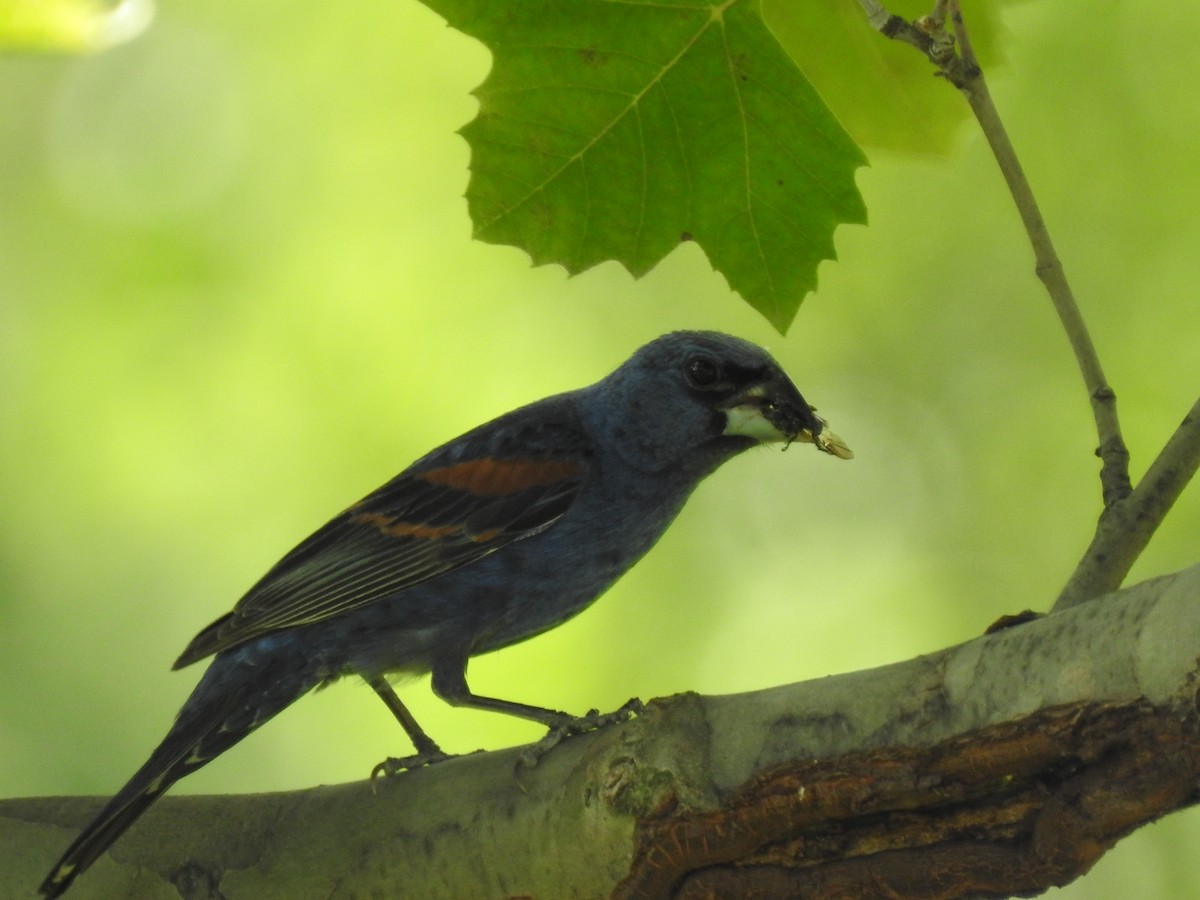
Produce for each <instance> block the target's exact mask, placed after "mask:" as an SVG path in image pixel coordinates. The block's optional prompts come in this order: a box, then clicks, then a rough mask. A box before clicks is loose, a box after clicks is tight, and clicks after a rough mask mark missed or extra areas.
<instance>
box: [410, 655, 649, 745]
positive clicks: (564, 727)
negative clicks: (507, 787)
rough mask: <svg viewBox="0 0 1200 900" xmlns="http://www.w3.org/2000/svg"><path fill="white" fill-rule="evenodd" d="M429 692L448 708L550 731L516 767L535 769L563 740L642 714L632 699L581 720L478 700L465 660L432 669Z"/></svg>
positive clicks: (490, 699) (539, 709) (493, 700)
mask: <svg viewBox="0 0 1200 900" xmlns="http://www.w3.org/2000/svg"><path fill="white" fill-rule="evenodd" d="M433 692H434V693H435V694H437V695H438V696H439V697H441V698H442V699H443V700H445V701H446V702H447V703H449V704H450V705H451V706H466V707H469V708H471V709H485V710H488V711H489V712H498V713H505V714H507V715H510V716H519V717H521V718H522V719H532V720H533V721H534V722H541V723H542V724H543V725H545V726H546V727H547V728H548V729H550V730H549V731H548V732H547V733H546V736H545V737H543V738H542V739H541V740H540V741H538V742H537V743H534V744H530V745H529V746H528V747H526V748H525V750H524V751H522V753H521V757H520V760H519V762H520V764H521V765H523V766H530V767H532V766H536V765H537V763H538V760H539V759H541V758H542V756H544V755H545V754H546V753H548V752H549V751H550V750H552V749H553V748H554V747H556V746H558V745H559V744H560V743H561V742H562V741H563V739H564V738H569V737H571V736H572V735H576V734H583V733H584V732H587V731H595V730H596V729H598V728H604V727H605V726H607V725H613V724H615V723H617V722H624V721H625V720H626V719H629V718H632V717H633V716H635V715H637V714H638V713H640V712H641V711H642V701H641V700H639V699H637V698H636V697H634V698H633V699H631V700H629V701H628V702H627V703H626V704H625V705H624V706H622V707H621V708H620V709H616V710H613V711H612V712H607V713H601V712H599V711H598V710H595V709H593V710H589V711H588V712H587V713H585V714H584V715H582V716H572V715H570V714H568V713H565V712H559V711H558V710H554V709H546V708H545V707H542V706H530V705H529V704H527V703H517V702H515V701H513V700H500V699H498V698H496V697H481V696H480V695H479V694H474V693H472V692H471V689H470V688H469V687H468V686H467V664H466V661H465V660H454V661H452V662H449V663H441V664H438V665H435V666H434V667H433Z"/></svg>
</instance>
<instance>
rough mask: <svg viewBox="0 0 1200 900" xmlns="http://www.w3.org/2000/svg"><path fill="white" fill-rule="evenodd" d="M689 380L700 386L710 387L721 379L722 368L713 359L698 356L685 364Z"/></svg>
mask: <svg viewBox="0 0 1200 900" xmlns="http://www.w3.org/2000/svg"><path fill="white" fill-rule="evenodd" d="M685 369H686V371H687V377H688V380H689V381H690V382H691V383H692V384H694V385H695V386H696V387H698V388H710V387H712V386H713V385H714V384H716V383H717V382H718V381H720V379H721V370H720V368H718V367H717V364H716V363H715V362H713V361H712V360H711V359H705V358H704V357H703V356H696V357H693V358H692V359H689V360H688V361H687V365H686V366H685Z"/></svg>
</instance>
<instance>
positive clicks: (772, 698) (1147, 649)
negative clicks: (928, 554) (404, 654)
mask: <svg viewBox="0 0 1200 900" xmlns="http://www.w3.org/2000/svg"><path fill="white" fill-rule="evenodd" d="M1197 646H1200V566H1196V567H1193V568H1191V569H1188V570H1186V571H1184V572H1180V573H1177V574H1176V575H1172V576H1167V577H1164V578H1159V579H1156V580H1154V581H1151V582H1147V583H1144V584H1141V585H1138V586H1136V587H1133V588H1129V589H1126V590H1124V591H1121V592H1120V593H1117V594H1112V595H1109V596H1107V597H1104V598H1100V599H1098V600H1096V601H1095V602H1092V603H1088V604H1085V605H1082V606H1079V607H1077V608H1074V609H1070V610H1066V611H1064V612H1058V613H1053V614H1051V615H1048V616H1045V617H1042V618H1040V619H1036V620H1034V621H1032V622H1029V623H1027V624H1023V625H1019V626H1015V627H1012V628H1008V629H1005V630H1002V631H999V632H996V633H993V634H988V635H985V636H983V637H981V638H978V639H976V640H973V641H971V642H969V643H966V644H963V645H961V646H958V647H954V648H951V649H949V650H945V651H942V652H940V653H936V654H933V655H930V656H925V657H921V658H918V659H915V660H911V661H909V662H905V663H900V664H896V665H892V666H887V667H884V668H880V669H875V670H870V671H865V672H857V673H851V674H847V675H842V676H838V677H834V678H823V679H818V680H815V681H811V682H806V683H803V684H797V685H790V686H786V687H780V688H774V689H770V690H765V691H759V692H756V693H751V694H741V695H736V696H726V697H697V696H695V695H683V696H680V697H676V698H672V699H669V700H664V701H658V702H656V703H654V704H651V706H650V707H649V709H648V711H647V713H646V714H645V715H644V716H642V717H639V718H638V719H636V720H634V721H632V722H629V723H626V724H624V725H620V726H614V727H612V728H609V729H605V730H604V731H601V732H598V733H593V734H589V735H584V736H582V737H578V738H572V739H570V740H569V741H566V742H564V743H563V744H562V745H560V746H559V747H558V748H556V749H555V750H554V751H553V752H552V753H550V754H548V755H547V756H545V757H544V758H543V759H542V761H541V763H540V764H539V765H538V767H537V768H535V769H526V770H521V771H518V772H517V773H516V774H514V765H515V763H516V760H517V757H518V755H519V752H520V750H519V748H518V749H512V750H505V751H500V752H496V753H487V754H479V755H474V756H469V757H463V758H460V759H456V760H451V761H450V762H446V763H443V764H441V765H438V766H435V767H433V768H431V769H426V770H421V771H418V772H415V773H409V774H405V775H402V776H400V777H396V778H392V779H388V780H386V781H384V782H383V783H382V784H381V788H382V789H381V791H380V793H379V796H375V795H373V794H372V792H371V789H370V787H369V785H368V783H367V782H365V781H363V782H359V783H355V784H347V785H340V786H336V787H322V788H316V789H313V790H309V791H297V792H292V793H285V794H265V795H252V796H244V797H167V798H165V799H164V800H163V801H162V802H161V803H160V804H159V805H157V806H156V807H155V808H154V809H152V810H151V811H150V812H149V813H147V815H146V816H145V817H144V819H143V820H142V821H141V822H139V823H138V824H137V825H135V826H134V828H132V829H131V830H130V832H129V833H128V834H127V835H125V837H124V838H122V840H121V841H119V842H118V843H117V844H116V845H115V846H114V847H113V849H112V851H111V852H110V853H109V854H108V855H106V856H105V857H104V858H102V859H101V860H100V861H98V862H97V864H96V865H95V866H94V867H93V869H92V870H90V871H89V872H87V873H86V874H85V875H84V876H83V877H82V878H80V880H79V883H78V884H77V885H76V886H75V887H74V888H73V891H74V894H73V895H72V896H73V897H74V898H75V900H87V898H89V897H111V896H128V897H136V896H159V895H161V894H162V893H163V891H164V888H166V889H167V890H170V887H169V885H175V886H176V887H177V889H179V890H181V891H182V892H183V893H184V895H185V896H190V895H194V894H203V895H205V896H207V895H215V894H218V893H219V894H220V895H221V896H223V897H227V898H230V900H236V898H238V897H254V898H256V900H257V898H271V897H288V898H296V897H299V898H304V897H342V896H351V895H357V896H363V895H370V894H372V893H374V894H376V895H380V896H395V895H401V894H405V893H411V891H412V887H413V885H419V886H420V893H421V895H422V896H424V897H430V898H438V897H450V898H454V897H464V896H513V895H529V896H539V897H542V896H545V897H559V896H580V897H603V896H608V895H610V894H611V893H612V892H613V891H614V888H616V886H617V885H618V884H620V888H619V891H618V894H617V896H621V897H665V896H671V895H673V894H674V895H676V896H689V897H696V896H714V895H720V896H724V895H728V893H727V891H726V890H725V889H726V888H729V889H731V890H733V891H734V892H735V893H736V894H737V895H739V896H764V897H766V896H778V895H779V889H780V888H781V887H782V888H786V889H787V890H788V891H790V892H791V895H794V896H814V897H822V898H827V897H843V896H862V895H863V891H862V885H864V884H868V885H886V886H887V887H888V889H889V890H892V891H893V892H894V893H893V894H892V895H891V896H895V897H900V898H902V897H916V896H922V897H931V896H936V897H945V898H949V897H961V896H967V895H972V894H974V895H978V893H979V892H981V891H983V892H990V893H993V894H1007V893H1011V892H1015V891H1021V892H1028V891H1034V890H1040V889H1042V888H1044V887H1047V886H1049V885H1051V884H1061V883H1064V882H1066V881H1069V880H1070V879H1071V878H1073V877H1076V876H1077V875H1079V874H1080V873H1082V872H1083V871H1085V870H1086V869H1087V867H1088V866H1089V865H1090V864H1091V863H1092V862H1094V861H1095V859H1096V858H1097V857H1098V856H1099V855H1100V854H1102V853H1103V852H1104V851H1105V850H1106V849H1107V848H1108V847H1109V846H1111V844H1112V843H1113V842H1114V841H1116V840H1117V839H1118V838H1119V837H1120V836H1122V835H1123V834H1125V833H1127V832H1128V831H1130V830H1132V829H1133V828H1135V827H1137V826H1138V825H1140V824H1142V823H1144V822H1147V821H1152V820H1154V819H1156V818H1158V817H1160V816H1162V815H1164V814H1165V813H1167V812H1169V811H1171V810H1173V809H1177V808H1179V807H1180V806H1184V805H1187V804H1191V803H1194V802H1196V800H1197V796H1196V789H1195V785H1196V783H1197V777H1198V776H1200V737H1198V734H1200V711H1198V709H1197V704H1196V699H1197V698H1196V686H1197V683H1198V681H1200V670H1198V664H1197V659H1196V647H1197ZM101 802H102V800H101V799H97V798H59V799H30V800H8V801H3V802H0V871H3V872H5V873H6V879H7V880H8V882H9V883H10V884H12V885H14V886H15V887H16V888H17V889H20V887H21V886H22V885H28V887H29V891H30V892H32V890H33V887H34V886H35V885H36V884H37V883H38V881H39V880H40V878H41V877H42V876H43V875H44V874H45V869H47V868H48V867H49V865H50V864H51V862H52V861H53V860H54V859H55V858H56V856H57V854H58V853H59V852H60V851H61V850H62V848H63V846H64V845H65V844H66V843H67V842H68V841H69V839H70V837H71V836H72V835H73V834H74V833H75V832H76V830H77V829H78V828H80V827H81V826H82V825H83V824H84V823H85V822H86V821H87V819H88V818H89V817H90V816H91V815H92V814H93V813H94V812H95V811H96V809H97V808H98V806H99V805H100V803H101ZM155 892H157V893H155ZM189 892H190V893H189ZM714 892H715V893H714ZM755 892H757V893H755Z"/></svg>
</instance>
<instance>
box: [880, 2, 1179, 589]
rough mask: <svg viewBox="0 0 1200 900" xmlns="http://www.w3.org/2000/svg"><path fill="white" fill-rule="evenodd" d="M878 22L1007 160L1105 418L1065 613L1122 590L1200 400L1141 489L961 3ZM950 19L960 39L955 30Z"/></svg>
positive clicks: (1005, 170)
mask: <svg viewBox="0 0 1200 900" xmlns="http://www.w3.org/2000/svg"><path fill="white" fill-rule="evenodd" d="M859 2H860V4H861V5H862V7H863V9H864V10H865V11H866V13H867V17H868V20H869V21H870V22H871V24H872V26H873V27H875V28H876V29H877V30H878V31H880V32H881V33H882V34H884V35H885V36H887V37H890V38H893V39H895V40H900V41H903V42H905V43H907V44H910V45H912V46H913V47H916V48H917V49H918V50H920V51H921V52H922V53H924V54H925V56H926V57H928V58H929V60H930V61H931V62H932V63H933V64H934V65H935V66H937V68H938V74H939V75H941V76H942V77H944V78H945V79H946V80H947V81H949V82H950V83H951V84H953V85H954V86H955V87H956V88H958V89H959V90H960V91H961V92H962V94H963V96H964V97H965V98H966V100H967V102H968V104H969V105H970V107H971V111H972V112H973V113H974V114H975V118H976V120H977V121H978V122H979V126H980V129H981V130H982V131H983V133H984V136H985V137H986V139H987V141H988V145H989V146H990V147H991V150H992V153H993V155H995V157H996V161H997V163H998V164H999V167H1000V171H1001V173H1002V174H1003V175H1004V180H1005V182H1006V183H1007V184H1008V189H1009V192H1010V193H1011V194H1012V197H1013V201H1014V202H1015V204H1016V206H1017V210H1018V212H1019V214H1020V216H1021V221H1022V223H1023V224H1024V226H1025V230H1026V233H1027V234H1028V236H1029V242H1030V244H1031V245H1032V247H1033V252H1034V257H1035V260H1036V271H1037V275H1038V278H1040V279H1041V281H1042V283H1043V284H1044V285H1045V287H1046V291H1047V292H1048V293H1049V295H1050V299H1051V301H1052V303H1053V304H1054V309H1055V311H1056V312H1057V313H1058V316H1059V320H1060V321H1061V322H1062V324H1063V328H1064V330H1065V331H1066V333H1067V339H1068V341H1069V342H1070V344H1071V348H1072V350H1073V351H1074V353H1075V359H1076V361H1077V362H1078V364H1079V369H1080V373H1081V374H1082V376H1083V381H1084V385H1085V386H1086V388H1087V392H1088V399H1089V401H1090V403H1091V407H1092V416H1093V418H1094V419H1095V422H1096V432H1097V435H1098V437H1099V446H1098V448H1097V450H1096V454H1097V455H1098V456H1099V457H1100V460H1101V470H1100V485H1101V491H1102V494H1103V499H1104V512H1103V513H1102V514H1101V517H1100V522H1099V523H1098V525H1097V528H1096V534H1095V536H1094V538H1093V540H1092V544H1091V546H1090V547H1089V548H1088V551H1087V553H1086V554H1085V555H1084V557H1083V559H1082V560H1081V561H1080V563H1079V565H1078V566H1077V567H1076V570H1075V572H1074V573H1073V574H1072V576H1071V578H1070V580H1069V581H1068V583H1067V585H1066V586H1065V587H1064V588H1063V591H1062V593H1061V595H1060V596H1059V599H1058V601H1057V603H1056V608H1063V607H1067V606H1072V605H1075V604H1077V603H1080V602H1082V601H1084V600H1087V599H1089V598H1091V597H1095V596H1098V595H1100V594H1103V593H1106V592H1108V591H1111V590H1115V589H1116V588H1117V587H1119V586H1120V584H1121V582H1122V581H1123V580H1124V579H1125V576H1126V575H1127V574H1128V573H1129V569H1130V568H1131V567H1132V565H1133V563H1134V562H1135V561H1136V560H1137V558H1138V556H1139V555H1140V554H1141V552H1142V551H1143V550H1144V549H1145V547H1146V545H1147V543H1148V542H1149V540H1150V538H1151V536H1152V535H1153V534H1154V531H1155V530H1156V529H1157V528H1158V526H1159V524H1160V523H1161V522H1162V520H1163V517H1164V516H1166V514H1167V511H1168V510H1170V508H1171V506H1172V504H1174V502H1175V500H1176V499H1177V498H1178V496H1179V494H1180V493H1181V492H1182V491H1183V489H1184V487H1186V485H1187V484H1188V482H1189V481H1190V480H1191V478H1192V477H1193V476H1194V475H1195V473H1196V471H1197V467H1200V401H1198V402H1197V405H1196V406H1195V407H1193V409H1192V411H1191V412H1190V413H1189V414H1188V416H1187V418H1185V419H1184V421H1183V424H1182V425H1181V426H1180V427H1179V429H1178V430H1177V431H1176V432H1175V434H1174V435H1173V436H1172V437H1171V439H1170V441H1168V443H1167V445H1166V447H1164V448H1163V451H1162V453H1160V454H1159V456H1158V458H1157V459H1156V460H1155V461H1154V464H1153V465H1152V466H1151V467H1150V470H1149V471H1148V472H1147V473H1146V476H1145V477H1144V478H1143V479H1142V481H1141V483H1140V484H1139V485H1138V487H1137V489H1136V490H1133V489H1132V487H1131V484H1130V480H1129V451H1128V450H1127V449H1126V447H1125V441H1124V439H1123V438H1122V437H1121V429H1120V424H1119V422H1118V419H1117V399H1116V394H1115V393H1114V392H1113V390H1112V388H1111V387H1110V386H1109V384H1108V380H1107V379H1106V378H1105V376H1104V370H1103V368H1102V367H1101V365H1100V359H1099V356H1098V355H1097V353H1096V348H1095V346H1094V345H1093V343H1092V339H1091V336H1090V335H1089V333H1088V330H1087V326H1086V324H1085V323H1084V321H1083V316H1082V314H1081V313H1080V311H1079V306H1078V304H1077V303H1076V302H1075V297H1074V294H1073V293H1072V291H1071V287H1070V284H1069V283H1068V282H1067V278H1066V274H1065V273H1064V271H1063V266H1062V261H1061V260H1060V259H1059V257H1058V253H1057V252H1056V251H1055V249H1054V243H1053V241H1051V239H1050V233H1049V230H1048V229H1047V228H1046V223H1045V220H1044V219H1043V218H1042V214H1041V211H1040V210H1039V209H1038V205H1037V201H1036V199H1035V198H1034V195H1033V190H1032V188H1031V187H1030V185H1029V180H1028V179H1027V178H1026V177H1025V173H1024V171H1023V170H1022V168H1021V164H1020V160H1019V159H1018V158H1017V154H1016V151H1015V149H1014V148H1013V145H1012V142H1011V140H1009V137H1008V132H1007V130H1006V129H1005V127H1004V123H1003V121H1002V120H1001V118H1000V114H999V112H998V111H997V109H996V106H995V104H994V103H993V102H992V97H991V94H990V92H989V91H988V87H987V82H986V81H985V79H984V77H983V72H982V70H981V69H980V67H979V62H978V60H977V59H976V56H975V51H974V48H973V47H972V45H971V38H970V34H969V33H968V31H967V28H966V25H965V23H964V22H963V17H962V9H961V6H960V0H936V3H937V5H936V6H935V8H934V10H933V12H932V13H931V14H930V15H928V16H925V17H923V18H920V19H917V20H916V21H915V22H911V23H910V22H907V21H905V20H903V19H900V18H899V17H898V16H894V15H892V14H890V13H889V12H888V11H887V9H886V8H885V7H883V5H882V4H880V3H879V2H878V0H859ZM947 19H949V20H950V22H951V25H952V27H953V30H954V34H953V36H950V35H949V34H947V32H946V27H945V23H946V20H947Z"/></svg>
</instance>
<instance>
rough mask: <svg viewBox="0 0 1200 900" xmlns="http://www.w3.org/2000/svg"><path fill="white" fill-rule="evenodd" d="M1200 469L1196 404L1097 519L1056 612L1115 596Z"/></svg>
mask: <svg viewBox="0 0 1200 900" xmlns="http://www.w3.org/2000/svg"><path fill="white" fill-rule="evenodd" d="M1197 469H1200V400H1197V401H1196V402H1195V404H1194V405H1193V406H1192V408H1191V410H1190V411H1189V412H1188V414H1187V416H1186V417H1185V418H1184V420H1183V422H1182V423H1181V424H1180V426H1179V427H1178V428H1177V429H1176V430H1175V433H1174V434H1173V435H1171V439H1170V440H1169V441H1167V445H1166V446H1165V447H1163V449H1162V452H1161V453H1159V454H1158V458H1157V459H1155V460H1154V462H1153V463H1152V464H1151V466H1150V469H1149V470H1148V471H1147V472H1146V474H1145V475H1144V476H1143V477H1142V480H1141V481H1139V482H1138V486H1137V487H1136V488H1134V490H1133V493H1131V494H1130V495H1129V496H1128V497H1126V498H1125V499H1124V500H1122V501H1121V502H1120V503H1118V504H1116V505H1115V506H1113V507H1110V508H1109V509H1108V510H1106V511H1105V512H1104V514H1103V515H1102V516H1101V517H1100V524H1099V525H1098V526H1097V527H1096V534H1095V536H1094V537H1093V538H1092V544H1091V546H1090V547H1088V549H1087V552H1086V553H1085V554H1084V555H1083V559H1082V560H1080V562H1079V565H1078V566H1077V567H1076V568H1075V571H1074V573H1073V574H1072V575H1071V579H1070V580H1069V581H1068V582H1067V585H1066V587H1064V588H1063V590H1062V593H1061V594H1059V596H1058V600H1057V601H1056V602H1055V604H1054V608H1055V609H1056V610H1059V609H1067V608H1068V607H1071V606H1077V605H1078V604H1080V603H1082V602H1084V601H1085V600H1090V599H1091V598H1093V597H1099V596H1100V595H1102V594H1107V593H1109V592H1110V591H1115V590H1116V589H1117V588H1119V587H1120V586H1121V582H1123V581H1124V580H1125V576H1126V575H1128V574H1129V570H1130V569H1131V568H1132V567H1133V564H1134V563H1135V562H1136V561H1137V558H1138V557H1139V556H1140V555H1141V553H1142V551H1143V550H1145V549H1146V545H1147V544H1148V543H1149V542H1150V538H1151V537H1152V536H1153V535H1154V532H1155V531H1156V530H1157V528H1158V526H1159V525H1160V524H1161V523H1162V520H1163V519H1164V518H1165V517H1166V515H1167V512H1168V511H1170V509H1171V507H1172V506H1173V505H1174V503H1175V500H1176V499H1177V498H1178V497H1179V495H1180V494H1181V493H1182V492H1183V489H1184V488H1185V487H1187V485H1188V482H1189V481H1191V480H1192V477H1193V476H1194V475H1195V474H1196V471H1197Z"/></svg>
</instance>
